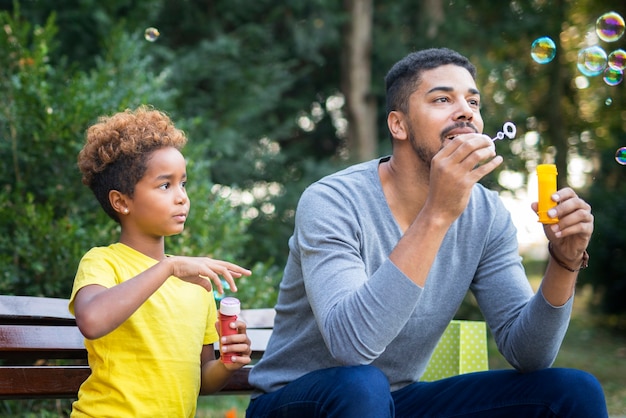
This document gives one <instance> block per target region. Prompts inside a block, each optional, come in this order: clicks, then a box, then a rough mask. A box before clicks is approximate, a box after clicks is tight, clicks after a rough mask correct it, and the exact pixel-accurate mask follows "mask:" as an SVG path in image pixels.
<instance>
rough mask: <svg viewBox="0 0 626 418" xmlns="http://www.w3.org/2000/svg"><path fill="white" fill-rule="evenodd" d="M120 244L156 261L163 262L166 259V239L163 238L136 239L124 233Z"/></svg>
mask: <svg viewBox="0 0 626 418" xmlns="http://www.w3.org/2000/svg"><path fill="white" fill-rule="evenodd" d="M120 242H121V243H122V244H124V245H127V246H129V247H130V248H132V249H134V250H136V251H139V252H140V253H142V254H145V255H147V256H148V257H150V258H154V259H155V260H158V261H161V260H163V259H164V258H165V238H163V237H159V238H153V237H134V236H129V235H128V234H124V233H123V232H122V234H121V235H120Z"/></svg>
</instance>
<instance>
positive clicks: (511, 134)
mask: <svg viewBox="0 0 626 418" xmlns="http://www.w3.org/2000/svg"><path fill="white" fill-rule="evenodd" d="M516 134H517V128H516V127H515V124H514V123H513V122H505V123H504V125H503V126H502V130H501V131H500V132H498V133H497V134H496V136H495V137H493V138H491V140H492V141H494V142H495V141H498V140H500V139H504V137H507V138H509V139H515V135H516Z"/></svg>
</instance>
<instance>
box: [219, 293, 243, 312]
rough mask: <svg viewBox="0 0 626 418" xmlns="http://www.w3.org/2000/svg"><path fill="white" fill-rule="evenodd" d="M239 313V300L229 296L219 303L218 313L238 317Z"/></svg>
mask: <svg viewBox="0 0 626 418" xmlns="http://www.w3.org/2000/svg"><path fill="white" fill-rule="evenodd" d="M239 312H241V305H240V303H239V299H237V298H233V297H230V296H229V297H226V298H224V299H222V300H221V301H220V313H221V314H222V315H229V316H232V315H238V314H239Z"/></svg>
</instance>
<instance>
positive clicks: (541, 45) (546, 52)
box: [530, 36, 556, 64]
mask: <svg viewBox="0 0 626 418" xmlns="http://www.w3.org/2000/svg"><path fill="white" fill-rule="evenodd" d="M555 55H556V45H555V43H554V41H553V40H552V39H550V38H549V37H547V36H542V37H541V38H537V39H535V41H534V42H533V43H532V45H531V46H530V56H531V57H532V58H533V60H535V62H537V63H538V64H547V63H549V62H550V61H552V59H553V58H554V56H555Z"/></svg>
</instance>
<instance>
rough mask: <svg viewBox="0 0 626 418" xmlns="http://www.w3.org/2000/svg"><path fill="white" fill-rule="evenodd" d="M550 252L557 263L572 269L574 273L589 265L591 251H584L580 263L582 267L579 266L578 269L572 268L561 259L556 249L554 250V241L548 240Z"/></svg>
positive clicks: (566, 268)
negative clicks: (555, 253) (556, 253)
mask: <svg viewBox="0 0 626 418" xmlns="http://www.w3.org/2000/svg"><path fill="white" fill-rule="evenodd" d="M548 252H549V253H550V257H552V259H553V260H554V261H556V263H557V264H558V265H559V266H561V267H563V268H564V269H565V270H568V271H571V272H572V273H575V272H577V271H580V270H582V269H584V268H587V267H588V266H589V253H588V252H587V251H586V250H585V252H584V253H583V259H582V261H581V263H580V267H578V268H577V269H573V268H570V267H569V266H568V265H567V264H565V263H564V262H562V261H561V260H559V259H558V258H557V256H556V255H554V251H552V243H551V242H548Z"/></svg>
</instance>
